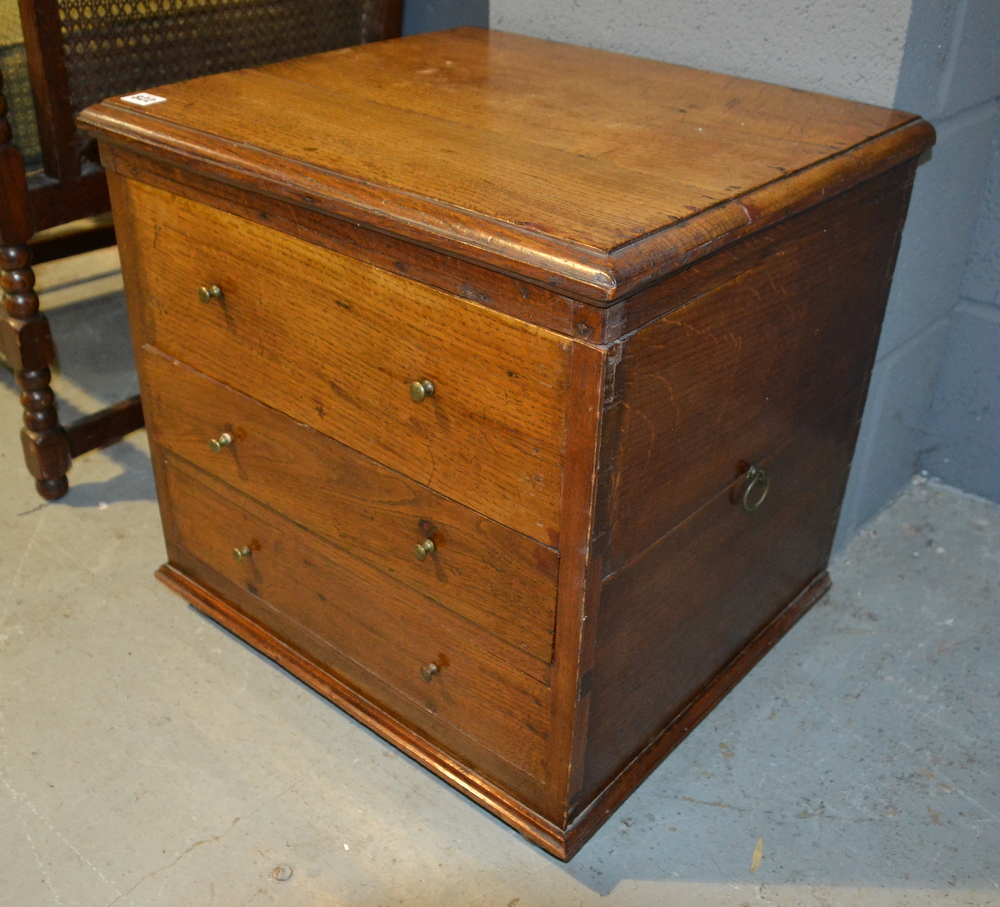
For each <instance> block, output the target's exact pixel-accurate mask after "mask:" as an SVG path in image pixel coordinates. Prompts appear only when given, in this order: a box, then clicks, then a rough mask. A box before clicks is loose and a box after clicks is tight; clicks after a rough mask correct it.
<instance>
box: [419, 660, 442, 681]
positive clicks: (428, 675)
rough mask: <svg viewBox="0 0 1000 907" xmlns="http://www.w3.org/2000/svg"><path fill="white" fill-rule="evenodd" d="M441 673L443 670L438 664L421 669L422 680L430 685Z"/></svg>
mask: <svg viewBox="0 0 1000 907" xmlns="http://www.w3.org/2000/svg"><path fill="white" fill-rule="evenodd" d="M440 673H441V669H440V668H439V667H438V666H437V665H436V664H433V663H431V664H429V665H427V666H426V667H423V668H421V669H420V679H421V680H422V681H423V682H424V683H430V682H431V681H432V680H433V679H434V675H435V674H440Z"/></svg>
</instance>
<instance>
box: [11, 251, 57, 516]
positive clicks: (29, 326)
mask: <svg viewBox="0 0 1000 907" xmlns="http://www.w3.org/2000/svg"><path fill="white" fill-rule="evenodd" d="M0 267H2V269H3V276H2V281H0V283H2V286H3V290H4V294H3V306H4V312H5V314H6V318H5V325H4V331H3V333H4V338H3V339H4V344H3V345H4V354H5V356H6V358H7V361H8V363H9V364H10V365H11V366H13V368H14V380H15V381H16V382H17V386H18V387H19V388H20V389H21V406H22V407H23V408H24V427H23V428H22V429H21V446H22V448H23V450H24V462H25V463H26V464H27V467H28V471H29V472H30V473H31V474H32V475H33V476H34V477H35V488H36V489H37V490H38V493H39V494H40V495H41V496H42V497H43V498H45V499H46V500H47V501H54V500H55V499H56V498H61V497H62V496H63V495H64V494H66V491H67V489H68V488H69V483H68V481H67V479H66V473H67V472H68V471H69V467H70V464H71V462H72V457H71V456H70V445H69V437H68V436H67V434H66V431H65V430H64V429H63V427H62V426H61V425H60V424H59V417H58V414H57V413H56V407H55V397H54V396H53V394H52V389H51V388H50V387H49V381H50V378H51V372H50V371H49V366H50V365H51V364H52V359H53V348H52V334H51V332H50V330H49V322H48V319H47V318H46V317H45V316H44V315H42V314H41V313H40V312H39V311H38V296H37V294H36V293H35V289H34V287H35V273H34V271H33V270H32V268H31V250H30V249H29V248H28V245H27V243H23V244H21V245H2V246H0Z"/></svg>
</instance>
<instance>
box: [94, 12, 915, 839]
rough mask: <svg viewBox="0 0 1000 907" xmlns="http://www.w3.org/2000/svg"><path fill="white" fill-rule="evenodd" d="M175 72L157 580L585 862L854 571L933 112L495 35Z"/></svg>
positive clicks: (132, 298) (146, 236)
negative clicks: (842, 561)
mask: <svg viewBox="0 0 1000 907" xmlns="http://www.w3.org/2000/svg"><path fill="white" fill-rule="evenodd" d="M149 94H150V95H152V96H155V97H157V98H159V99H160V100H158V101H157V102H156V103H148V104H137V103H135V98H134V97H133V98H131V99H130V98H127V97H126V98H112V99H109V100H107V101H105V102H103V103H101V104H98V105H96V106H94V107H91V108H90V109H88V110H87V111H85V112H84V114H83V115H82V117H81V122H82V124H83V126H84V127H85V128H86V129H87V130H89V131H90V132H92V133H94V134H95V135H97V136H98V138H99V139H100V142H101V153H102V157H103V161H104V164H105V166H106V167H107V169H108V179H109V183H110V187H111V197H112V202H113V208H114V218H115V225H116V229H117V233H118V237H119V242H120V249H121V257H122V268H123V272H124V277H125V287H126V294H127V297H128V304H129V310H130V318H131V324H132V331H133V337H134V342H135V351H136V359H137V362H138V368H139V374H140V382H141V391H142V400H143V408H144V411H145V416H146V422H147V425H148V428H149V436H150V447H151V451H152V459H153V468H154V471H155V474H156V487H157V494H158V497H159V502H160V507H161V511H162V517H163V527H164V533H165V535H166V543H167V551H168V556H169V560H168V562H167V563H166V564H165V565H164V566H163V567H162V568H161V569H160V571H159V574H158V575H159V577H160V578H161V579H162V580H163V581H164V582H165V583H167V584H168V585H169V586H171V587H172V588H173V589H175V590H177V591H178V592H179V593H180V594H181V595H182V596H184V597H185V598H186V599H187V600H188V601H189V602H191V603H192V604H193V605H194V606H195V607H197V608H199V609H201V610H202V611H204V612H205V613H206V614H208V615H209V616H210V617H212V618H213V619H214V620H216V621H218V622H219V623H220V624H222V625H223V626H225V627H227V628H228V629H230V630H231V631H233V632H234V633H236V634H237V635H238V636H240V637H242V638H243V639H245V640H247V641H248V642H249V643H250V644H251V645H253V646H255V647H256V648H257V649H259V650H260V651H261V652H263V653H265V654H266V655H268V656H270V657H271V658H273V659H274V660H275V661H276V662H278V663H279V664H280V665H282V666H283V667H284V668H286V669H287V670H288V671H290V672H291V673H293V674H294V675H296V676H297V677H299V678H301V679H302V680H304V681H305V682H306V683H307V684H309V685H310V686H312V687H314V688H315V689H316V690H318V691H319V692H320V693H322V694H323V695H324V696H326V697H327V698H329V699H330V700H331V701H332V702H334V703H335V704H336V705H338V706H339V707H340V708H342V709H344V710H345V711H346V712H348V713H349V714H351V715H353V716H354V717H356V718H358V719H359V720H360V721H362V722H364V723H365V724H366V725H368V726H369V727H371V728H372V729H373V730H375V731H376V732H378V733H379V734H381V735H382V736H383V737H384V738H385V739H386V740H388V741H390V742H392V743H393V744H395V745H396V746H397V747H399V748H400V749H401V750H403V751H404V752H406V753H408V754H409V755H410V756H412V757H413V758H414V759H416V760H418V761H419V762H421V763H422V764H423V765H425V766H426V767H427V768H429V769H430V770H431V771H433V772H435V773H437V774H438V775H440V776H441V777H442V778H444V779H445V780H446V781H448V782H449V783H450V784H452V785H454V786H455V787H456V788H458V789H459V790H460V791H462V792H463V793H465V794H466V795H468V796H469V797H471V798H472V799H473V800H475V801H476V802H477V803H479V804H481V805H482V806H484V807H485V808H486V809H488V810H490V811H492V812H493V813H495V814H496V815H498V816H499V817H500V818H502V819H503V820H504V821H506V822H508V823H509V824H510V825H512V826H513V827H514V828H516V829H517V830H518V831H520V832H521V833H522V834H523V835H524V836H525V837H527V838H528V839H529V840H530V841H533V842H534V843H536V844H538V845H540V846H541V847H543V848H545V849H546V850H548V851H549V852H551V853H553V854H555V855H556V856H558V857H560V858H562V859H568V858H569V857H571V856H572V855H573V854H574V853H575V852H576V851H577V850H578V849H579V848H580V847H581V845H582V844H583V843H584V842H585V841H586V840H587V838H588V837H589V836H590V835H592V834H593V833H594V831H595V830H596V829H597V828H598V827H599V826H600V825H601V823H602V822H603V821H604V820H605V819H606V818H607V816H608V815H609V814H610V813H611V812H612V811H613V810H614V809H615V808H616V807H617V806H618V805H619V804H621V803H622V801H623V800H624V799H625V798H626V797H627V796H628V795H629V793H630V792H631V791H632V790H634V789H635V787H636V786H637V785H638V784H639V783H640V782H641V781H642V780H643V778H645V777H646V776H647V775H648V774H649V773H650V771H652V769H653V768H655V766H656V765H657V764H658V763H659V762H660V760H661V759H662V758H663V757H664V756H665V755H666V754H667V753H668V752H669V751H670V750H671V749H672V748H673V747H674V746H676V745H677V743H678V742H679V741H680V740H681V739H683V737H684V736H685V735H686V734H687V733H688V732H689V731H690V730H691V729H692V728H693V727H694V726H695V725H696V724H697V723H698V722H699V721H700V720H701V719H702V718H703V717H704V716H705V715H706V714H707V713H708V711H709V710H710V709H711V708H712V706H713V705H715V704H716V703H717V702H718V701H719V700H720V699H721V697H722V696H724V695H725V693H726V692H727V691H728V690H729V689H731V688H732V686H733V685H734V684H735V683H736V682H737V681H738V680H739V678H740V677H742V676H743V675H744V674H745V673H746V672H747V671H748V670H749V669H750V667H751V666H752V665H753V664H754V663H755V662H756V661H757V660H758V659H759V658H760V657H761V655H762V654H763V653H764V652H765V651H766V650H767V649H768V647H770V646H771V645H773V644H774V643H775V642H776V640H777V639H778V638H779V637H780V636H781V635H782V634H783V633H784V632H785V631H786V630H787V629H788V628H789V627H790V626H791V625H792V624H793V623H794V622H795V620H796V619H798V618H799V617H800V616H801V615H802V614H803V613H804V612H805V610H806V609H807V608H808V607H809V606H810V605H811V604H813V603H814V602H815V601H816V600H817V599H818V598H819V597H820V596H821V595H822V594H823V593H824V592H825V590H826V589H827V587H828V585H829V580H828V578H827V573H826V566H827V560H828V557H829V552H830V546H831V543H832V539H833V533H834V528H835V526H836V522H837V516H838V512H839V509H840V504H841V499H842V497H843V493H844V487H845V483H846V480H847V475H848V470H849V467H850V462H851V456H852V453H853V449H854V443H855V439H856V435H857V430H858V423H859V419H860V416H861V411H862V406H863V403H864V398H865V391H866V387H867V383H868V378H869V374H870V371H871V366H872V361H873V359H874V355H875V347H876V343H877V341H878V335H879V327H880V324H881V319H882V313H883V309H884V307H885V301H886V297H887V294H888V291H889V285H890V280H891V275H892V270H893V265H894V261H895V257H896V251H897V248H898V246H899V238H900V231H901V228H902V224H903V218H904V214H905V211H906V206H907V202H908V198H909V194H910V188H911V185H912V181H913V174H914V168H915V166H916V160H917V155H919V154H920V153H921V152H922V151H923V150H924V149H926V148H927V147H928V146H929V145H930V144H931V142H932V141H933V136H934V133H933V130H932V129H931V127H930V126H929V125H928V124H927V123H926V122H924V121H923V120H921V119H920V118H919V117H916V116H913V115H911V114H906V113H900V112H896V111H892V110H886V109H882V108H877V107H871V106H867V105H863V104H858V103H854V102H849V101H844V100H840V99H837V98H833V97H827V96H823V95H816V94H810V93H807V92H802V91H794V90H792V89H789V88H782V87H777V86H774V85H766V84H763V83H760V82H753V81H749V80H745V79H739V78H734V77H731V76H725V75H717V74H713V73H707V72H701V71H698V70H694V69H687V68H683V67H678V66H671V65H667V64H664V63H657V62H652V61H648V60H642V59H638V58H634V57H627V56H621V55H617V54H611V53H606V52H603V51H597V50H589V49H586V48H580V47H572V46H567V45H561V44H553V43H549V42H545V41H540V40H535V39H531V38H525V37H520V36H517V35H510V34H502V33H498V32H489V31H484V30H479V29H460V30H457V31H451V32H443V33H438V34H426V35H419V36H415V37H409V38H403V39H399V40H394V41H386V42H383V43H378V44H369V45H364V46H362V47H357V48H352V49H348V50H342V51H335V52H332V53H327V54H323V55H320V56H315V57H308V58H303V59H298V60H292V61H290V62H284V63H278V64H275V65H270V66H264V67H261V68H259V69H248V70H242V71H240V72H235V73H229V74H223V75H215V76H209V77H206V78H201V79H195V80H193V81H190V82H184V83H181V84H177V85H168V86H165V87H158V88H153V89H151V91H150V92H149ZM820 705H821V704H820ZM341 782H342V779H334V778H331V779H330V791H331V796H336V786H337V784H338V783H341Z"/></svg>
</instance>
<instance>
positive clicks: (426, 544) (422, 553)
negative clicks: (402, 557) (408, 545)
mask: <svg viewBox="0 0 1000 907" xmlns="http://www.w3.org/2000/svg"><path fill="white" fill-rule="evenodd" d="M434 547H435V546H434V543H433V542H432V541H431V540H430V539H424V540H423V541H422V542H419V543H418V544H416V545H414V546H413V553H414V554H415V555H416V557H417V560H418V561H425V560H427V555H428V554H431V553H433V551H434Z"/></svg>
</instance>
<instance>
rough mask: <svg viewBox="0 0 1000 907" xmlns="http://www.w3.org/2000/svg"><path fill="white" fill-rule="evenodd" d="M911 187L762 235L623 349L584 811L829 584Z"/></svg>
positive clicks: (606, 464) (853, 200)
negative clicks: (743, 257) (758, 249)
mask: <svg viewBox="0 0 1000 907" xmlns="http://www.w3.org/2000/svg"><path fill="white" fill-rule="evenodd" d="M911 181H912V168H910V167H906V168H899V169H898V170H897V171H895V172H891V173H890V174H887V175H886V176H884V177H880V178H879V179H877V180H873V181H871V182H870V183H868V184H865V185H863V186H861V187H859V188H858V189H856V190H853V191H852V192H849V193H845V194H844V195H843V196H840V197H838V198H837V199H835V200H834V201H833V202H829V203H827V204H825V205H821V206H818V207H817V208H815V209H813V210H811V211H809V212H807V213H805V214H803V215H800V216H798V217H796V218H793V219H791V220H789V221H787V222H786V223H784V224H782V225H780V226H779V227H776V228H774V232H775V233H778V232H779V231H780V233H782V234H784V238H783V239H782V240H781V241H779V242H777V243H776V244H775V247H774V252H773V254H772V255H771V256H769V257H768V258H767V259H766V260H765V261H763V262H760V263H759V264H757V265H756V266H755V267H752V268H750V269H749V270H741V271H740V273H739V274H738V275H737V276H734V277H733V278H732V279H731V280H729V281H727V282H723V283H721V285H716V286H712V287H709V288H707V291H705V292H702V293H700V294H697V293H696V294H695V296H694V298H693V299H691V300H690V301H689V302H687V303H686V304H684V305H682V306H681V307H680V308H678V309H677V310H676V311H674V312H672V313H670V314H668V315H666V316H665V317H663V318H661V319H660V320H658V321H656V322H653V323H652V324H650V325H648V326H647V327H645V328H643V329H640V330H639V331H638V332H636V333H635V334H633V335H632V336H631V337H629V338H627V339H626V340H625V341H624V342H623V344H622V348H621V351H620V353H621V359H620V363H619V365H618V371H617V375H616V378H615V380H614V382H613V386H612V388H611V389H610V390H609V394H608V400H607V403H606V407H607V408H606V411H605V419H604V434H603V439H602V462H601V478H600V490H599V500H600V501H601V507H602V511H603V512H602V515H601V517H600V518H599V521H598V525H599V527H600V528H599V530H598V541H597V543H596V549H597V552H598V554H599V555H600V556H601V557H603V575H604V579H603V581H602V585H601V593H600V604H599V606H598V610H597V614H596V615H594V619H595V629H594V631H593V632H594V638H595V640H596V642H595V647H594V656H593V661H592V667H591V671H592V673H591V674H590V676H589V677H588V678H587V682H586V684H585V687H586V689H587V690H588V691H589V700H590V708H589V719H588V728H587V756H586V763H585V771H584V779H583V782H582V791H581V793H582V800H583V801H586V800H587V799H588V798H590V797H593V796H594V795H595V794H596V793H597V792H599V791H600V790H601V789H602V788H603V787H604V786H605V785H607V784H609V783H611V782H612V781H613V779H614V778H615V777H616V776H618V775H619V773H621V772H623V771H624V770H625V769H626V768H628V767H629V766H630V765H632V764H633V763H637V762H638V761H641V759H642V758H643V755H644V754H649V753H652V752H654V751H655V748H656V745H657V743H658V741H663V740H664V739H666V738H665V737H664V735H665V733H666V732H667V731H668V730H669V729H670V728H671V727H672V726H679V724H680V723H682V722H683V723H684V726H685V732H686V731H687V730H690V727H692V726H693V724H695V723H697V721H696V720H693V721H692V720H690V719H686V720H685V719H683V718H682V716H684V714H685V710H691V708H692V707H693V706H694V705H695V704H696V703H697V702H698V701H699V700H700V699H702V698H705V697H708V698H709V699H712V701H716V700H717V699H718V698H720V697H721V695H723V694H724V692H725V691H726V690H728V689H729V687H731V686H732V684H733V683H735V682H736V680H738V679H739V676H741V674H742V673H744V672H745V671H746V670H748V669H749V666H750V665H751V664H752V663H753V661H755V660H756V658H758V657H760V655H761V654H763V648H762V649H761V650H760V651H759V652H758V653H757V654H756V655H755V656H754V658H753V659H752V660H750V661H749V663H746V664H743V663H742V662H741V658H742V657H743V654H742V653H744V652H746V651H748V650H750V649H751V648H752V647H753V646H754V645H756V641H757V640H759V639H765V638H769V639H770V642H773V641H774V640H775V639H776V638H777V637H778V636H780V635H781V633H782V632H784V629H787V626H785V627H784V628H783V629H779V628H778V625H777V624H776V623H775V622H776V621H779V620H780V618H781V615H782V614H783V613H784V612H785V611H786V609H788V608H789V607H790V606H792V603H793V602H795V601H796V599H797V598H798V597H799V596H813V597H815V596H814V592H815V589H816V588H818V586H817V584H820V585H822V584H823V583H824V582H825V580H824V571H825V569H826V564H827V559H828V557H829V552H830V546H831V544H832V541H833V534H834V531H835V528H836V524H837V517H838V514H839V510H840V504H841V500H842V497H843V492H844V488H845V486H846V482H847V476H848V471H849V468H850V462H851V457H852V454H853V450H854V444H855V440H856V437H857V430H858V425H859V422H860V417H861V411H862V407H863V403H864V396H865V391H866V389H867V382H868V377H869V374H870V370H871V364H872V361H873V359H874V356H875V349H876V345H877V341H878V332H879V326H880V324H881V318H882V312H883V309H884V306H885V301H886V298H887V296H888V291H889V284H890V276H891V274H892V267H893V264H894V261H895V256H896V251H897V249H898V242H899V234H900V230H901V227H902V219H903V214H904V212H905V207H906V203H907V200H908V197H909V191H910V185H911ZM751 470H754V472H751ZM757 471H759V473H758V472H757ZM754 475H759V476H760V477H759V478H756V479H755V478H754ZM809 590H812V591H809ZM769 634H770V636H769ZM768 644H770V643H768ZM737 664H740V665H741V667H739V669H738V670H737V669H736V668H734V666H735V665H737ZM680 736H682V735H680ZM677 739H679V737H678V738H677ZM677 739H674V740H673V744H676V742H677ZM663 746H666V744H661V750H659V751H658V756H657V758H661V757H662V755H663V754H664V753H665V752H666V751H667V750H668V749H669V747H667V748H666V749H663V748H662V747H663ZM650 764H655V761H652V762H651V763H650Z"/></svg>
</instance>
